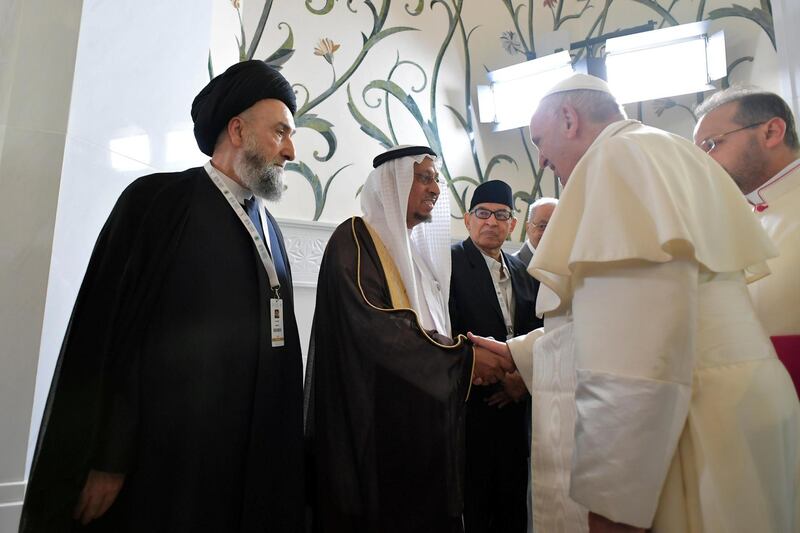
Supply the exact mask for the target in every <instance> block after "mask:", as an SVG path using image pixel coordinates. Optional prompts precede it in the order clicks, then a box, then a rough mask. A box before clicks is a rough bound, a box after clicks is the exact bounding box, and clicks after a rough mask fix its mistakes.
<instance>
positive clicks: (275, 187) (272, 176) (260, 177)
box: [233, 137, 283, 201]
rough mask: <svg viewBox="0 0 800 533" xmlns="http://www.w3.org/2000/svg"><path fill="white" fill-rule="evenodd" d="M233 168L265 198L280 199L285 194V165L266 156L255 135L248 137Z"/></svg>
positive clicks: (256, 192) (252, 188)
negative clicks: (259, 147) (259, 148)
mask: <svg viewBox="0 0 800 533" xmlns="http://www.w3.org/2000/svg"><path fill="white" fill-rule="evenodd" d="M233 170H234V171H235V172H236V175H237V176H238V177H239V179H241V180H242V182H243V183H244V185H245V186H246V187H247V188H248V189H250V190H251V191H253V194H255V195H256V196H259V197H261V198H264V199H265V200H271V201H277V200H280V198H281V195H282V194H283V167H282V166H281V165H280V164H279V163H278V162H277V161H276V160H270V159H268V158H267V157H266V156H264V155H263V154H262V153H261V152H260V151H259V150H258V146H256V142H255V139H254V138H253V137H247V138H246V139H245V142H244V150H242V151H241V152H240V153H239V155H238V157H237V158H236V160H235V161H234V163H233Z"/></svg>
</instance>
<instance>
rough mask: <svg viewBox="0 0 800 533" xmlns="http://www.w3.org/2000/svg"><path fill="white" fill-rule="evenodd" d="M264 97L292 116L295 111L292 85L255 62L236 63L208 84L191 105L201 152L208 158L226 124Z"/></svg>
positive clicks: (267, 67) (195, 135)
mask: <svg viewBox="0 0 800 533" xmlns="http://www.w3.org/2000/svg"><path fill="white" fill-rule="evenodd" d="M266 98H274V99H275V100H280V101H281V102H283V103H284V104H286V107H288V108H289V111H291V112H292V115H294V114H295V112H296V111H297V103H296V101H295V97H294V91H293V90H292V86H291V84H290V83H289V82H288V81H286V78H284V77H283V75H281V73H280V72H278V71H277V70H276V69H275V68H273V67H271V66H269V65H267V64H266V63H264V62H263V61H260V60H258V59H251V60H250V61H242V62H241V63H236V64H235V65H233V66H232V67H230V68H229V69H228V70H226V71H225V72H223V73H222V74H220V75H219V76H217V77H216V78H214V79H213V80H211V81H210V82H208V85H206V86H205V87H203V90H202V91H200V93H199V94H198V95H197V96H196V97H195V99H194V102H192V120H193V121H194V137H195V139H197V145H198V146H199V147H200V150H201V151H202V152H203V153H204V154H206V155H207V156H209V157H210V156H211V155H212V154H213V153H214V146H215V145H216V143H217V138H218V137H219V134H220V132H221V131H222V130H223V129H225V126H226V125H227V124H228V121H229V120H230V119H231V118H233V117H235V116H236V115H238V114H239V113H241V112H242V111H244V110H245V109H247V108H249V107H250V106H252V105H253V104H255V103H256V102H258V101H259V100H264V99H266Z"/></svg>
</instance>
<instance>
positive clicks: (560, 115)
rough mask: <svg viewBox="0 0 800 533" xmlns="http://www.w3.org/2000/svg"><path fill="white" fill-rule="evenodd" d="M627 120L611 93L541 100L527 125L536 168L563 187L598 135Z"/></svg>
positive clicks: (569, 93)
mask: <svg viewBox="0 0 800 533" xmlns="http://www.w3.org/2000/svg"><path fill="white" fill-rule="evenodd" d="M625 118H627V117H626V115H625V111H624V110H623V109H622V107H621V106H620V105H619V103H618V102H617V101H616V99H615V98H614V96H613V95H612V94H611V93H608V92H605V91H600V90H593V89H574V90H565V91H560V92H556V93H554V94H550V95H548V96H546V97H545V98H544V99H542V101H541V103H540V104H539V107H538V108H537V109H536V112H535V113H534V114H533V117H532V118H531V123H530V130H531V131H530V133H531V141H532V142H533V144H534V145H536V147H537V149H538V150H539V166H540V167H548V168H550V170H552V171H553V173H555V175H556V176H557V177H558V178H559V180H560V181H561V184H562V185H566V183H567V180H568V179H569V176H570V174H571V173H572V170H573V169H574V168H575V165H577V164H578V161H580V159H581V157H583V154H584V153H586V150H588V149H589V146H591V144H592V143H593V142H594V140H595V139H596V138H597V136H598V135H600V132H602V131H603V130H604V129H605V128H606V126H608V125H609V124H611V123H612V122H616V121H618V120H623V119H625Z"/></svg>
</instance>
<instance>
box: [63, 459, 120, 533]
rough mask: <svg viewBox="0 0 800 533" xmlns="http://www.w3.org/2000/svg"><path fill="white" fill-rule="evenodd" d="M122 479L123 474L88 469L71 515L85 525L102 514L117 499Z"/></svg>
mask: <svg viewBox="0 0 800 533" xmlns="http://www.w3.org/2000/svg"><path fill="white" fill-rule="evenodd" d="M124 481H125V474H114V473H111V472H100V471H98V470H90V471H89V477H88V478H87V479H86V484H85V485H84V486H83V491H81V496H80V499H79V500H78V505H76V506H75V511H74V512H73V515H72V517H73V518H74V519H75V520H80V521H81V524H83V525H84V526H85V525H86V524H88V523H89V522H91V521H92V520H96V519H97V518H100V517H101V516H103V515H104V514H105V512H106V511H108V508H109V507H111V504H113V503H114V500H116V499H117V494H119V491H120V489H121V488H122V483H123V482H124Z"/></svg>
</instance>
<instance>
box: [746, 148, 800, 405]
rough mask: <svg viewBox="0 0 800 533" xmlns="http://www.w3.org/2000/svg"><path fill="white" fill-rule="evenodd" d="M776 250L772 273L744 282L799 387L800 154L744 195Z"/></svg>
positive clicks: (799, 388) (770, 266)
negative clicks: (799, 157)
mask: <svg viewBox="0 0 800 533" xmlns="http://www.w3.org/2000/svg"><path fill="white" fill-rule="evenodd" d="M747 199H748V200H749V201H750V202H751V203H752V204H754V206H755V212H756V216H757V217H758V219H759V221H760V222H761V225H762V226H763V227H764V229H765V230H766V231H767V235H769V236H770V238H771V239H772V242H774V243H775V246H777V247H778V252H779V254H780V255H778V257H775V258H773V259H770V260H769V261H768V263H767V264H768V265H769V269H770V272H771V274H770V275H769V276H767V277H765V278H763V279H760V280H758V281H757V282H755V283H751V284H750V285H749V286H748V287H747V288H748V289H749V290H750V296H751V297H752V298H753V304H754V305H755V308H756V314H757V315H758V317H759V318H760V319H761V323H762V324H764V328H766V330H767V334H769V335H770V337H771V338H772V340H773V343H774V344H775V348H776V349H777V350H778V356H779V357H780V358H781V359H783V361H784V363H786V366H787V367H789V368H791V369H792V370H793V373H794V382H795V388H796V389H797V390H800V159H798V160H796V161H793V162H792V163H791V164H790V165H788V166H787V167H786V168H784V169H783V170H781V171H780V172H778V174H777V175H775V176H773V177H772V178H771V179H770V180H769V181H767V182H766V183H765V184H763V185H762V186H761V187H759V188H758V189H756V190H755V191H753V192H751V193H750V194H748V195H747Z"/></svg>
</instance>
